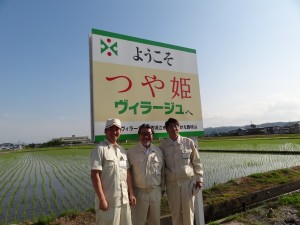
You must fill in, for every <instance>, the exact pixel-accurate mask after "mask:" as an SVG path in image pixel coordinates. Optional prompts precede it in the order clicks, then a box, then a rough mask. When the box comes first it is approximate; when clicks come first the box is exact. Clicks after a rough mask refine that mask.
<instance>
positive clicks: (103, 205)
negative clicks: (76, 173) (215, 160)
mask: <svg viewBox="0 0 300 225" xmlns="http://www.w3.org/2000/svg"><path fill="white" fill-rule="evenodd" d="M91 180H92V183H93V187H94V190H95V192H96V195H97V197H98V199H99V209H100V210H107V209H108V202H107V201H106V198H105V194H104V192H103V189H102V183H101V170H91Z"/></svg>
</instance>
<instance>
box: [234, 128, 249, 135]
mask: <svg viewBox="0 0 300 225" xmlns="http://www.w3.org/2000/svg"><path fill="white" fill-rule="evenodd" d="M246 134H247V129H245V128H239V129H237V130H236V131H235V135H237V136H242V135H246Z"/></svg>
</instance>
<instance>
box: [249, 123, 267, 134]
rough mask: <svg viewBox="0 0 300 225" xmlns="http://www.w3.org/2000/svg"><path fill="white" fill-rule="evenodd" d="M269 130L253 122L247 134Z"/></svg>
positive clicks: (264, 132) (262, 132) (263, 132)
mask: <svg viewBox="0 0 300 225" xmlns="http://www.w3.org/2000/svg"><path fill="white" fill-rule="evenodd" d="M266 133H267V131H266V129H265V128H264V127H257V126H256V125H255V124H251V125H250V128H249V129H247V134H250V135H254V134H266Z"/></svg>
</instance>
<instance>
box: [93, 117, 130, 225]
mask: <svg viewBox="0 0 300 225" xmlns="http://www.w3.org/2000/svg"><path fill="white" fill-rule="evenodd" d="M120 134H121V121H120V120H119V119H108V120H107V121H106V125H105V135H106V139H105V140H104V141H103V142H101V143H99V145H97V147H96V148H95V149H94V150H93V152H92V155H91V179H92V183H93V187H94V190H95V210H96V224H97V225H131V224H132V221H131V210H130V206H129V203H130V204H131V205H134V204H135V202H136V201H135V197H134V195H133V190H132V184H131V175H130V172H129V170H128V168H129V164H128V161H127V156H126V152H125V150H124V149H123V148H122V147H121V146H119V145H118V144H117V140H118V138H119V137H120Z"/></svg>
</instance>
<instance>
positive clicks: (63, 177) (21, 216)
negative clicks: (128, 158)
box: [0, 136, 300, 224]
mask: <svg viewBox="0 0 300 225" xmlns="http://www.w3.org/2000/svg"><path fill="white" fill-rule="evenodd" d="M132 144H134V143H127V144H124V145H123V146H124V147H125V148H126V149H128V148H129V147H130V146H131V145H132ZM93 148H94V146H80V147H68V148H47V149H46V148H45V149H34V150H21V151H18V152H0V224H12V223H17V222H24V221H33V220H36V219H38V218H41V217H43V216H57V215H60V214H62V213H63V212H67V211H85V210H87V209H90V208H93V207H94V204H93V203H94V192H93V189H92V185H91V181H90V154H91V151H92V149H93ZM199 148H200V156H201V159H202V162H203V167H204V172H205V176H204V183H205V188H210V187H212V186H214V185H216V184H218V183H224V182H227V181H228V180H230V179H234V178H238V177H242V176H247V175H250V174H253V173H260V172H266V171H270V170H275V169H280V168H288V167H292V166H296V165H299V163H300V154H287V150H288V151H290V152H291V153H293V152H300V140H299V137H297V136H292V137H291V138H264V139H253V138H252V139H249V138H248V140H247V138H246V139H237V140H236V139H211V140H206V139H204V140H200V141H199ZM201 149H206V150H207V151H203V152H202V151H201ZM210 149H211V150H228V149H229V150H239V151H237V152H233V153H223V152H217V153H216V152H209V150H210ZM244 150H252V151H257V154H248V153H243V151H244ZM271 150H272V151H274V150H276V151H283V152H284V154H268V153H267V152H266V151H271ZM261 152H265V153H264V154H261ZM266 153H267V154H266Z"/></svg>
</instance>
